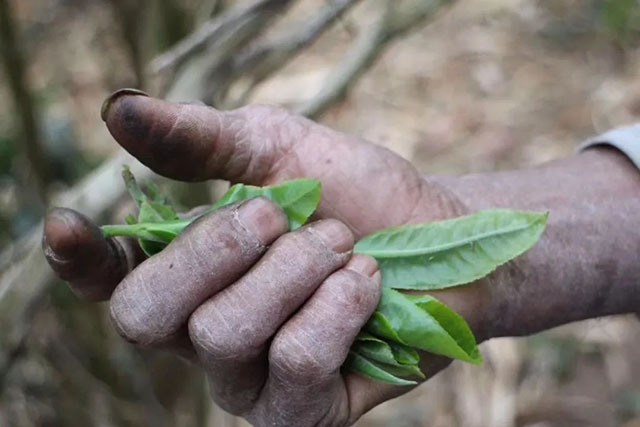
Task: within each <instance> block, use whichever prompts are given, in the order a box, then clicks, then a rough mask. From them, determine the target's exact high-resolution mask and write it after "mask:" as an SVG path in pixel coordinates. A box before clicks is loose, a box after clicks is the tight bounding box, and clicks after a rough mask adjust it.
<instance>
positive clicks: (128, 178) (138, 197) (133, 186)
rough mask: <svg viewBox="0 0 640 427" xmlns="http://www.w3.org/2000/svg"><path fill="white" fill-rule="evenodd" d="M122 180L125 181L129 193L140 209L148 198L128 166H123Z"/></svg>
mask: <svg viewBox="0 0 640 427" xmlns="http://www.w3.org/2000/svg"><path fill="white" fill-rule="evenodd" d="M122 179H123V180H124V185H125V187H126V188H127V191H129V194H130V195H131V198H132V199H133V201H134V202H135V204H136V206H137V207H138V208H140V205H141V204H142V202H143V201H144V200H145V199H146V197H145V195H144V193H143V192H142V190H141V189H140V186H139V185H138V183H137V182H136V178H135V177H134V176H133V173H132V172H131V169H130V168H129V166H127V165H124V166H122Z"/></svg>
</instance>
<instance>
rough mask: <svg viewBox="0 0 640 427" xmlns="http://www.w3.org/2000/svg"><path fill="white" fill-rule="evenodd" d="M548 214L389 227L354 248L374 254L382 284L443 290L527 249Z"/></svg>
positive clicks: (493, 213) (501, 212) (496, 214)
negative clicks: (378, 265)
mask: <svg viewBox="0 0 640 427" xmlns="http://www.w3.org/2000/svg"><path fill="white" fill-rule="evenodd" d="M546 219H547V214H545V213H538V212H525V211H511V210H506V209H497V210H486V211H480V212H478V213H476V214H474V215H469V216H464V217H460V218H455V219H450V220H446V221H436V222H430V223H424V224H416V225H405V226H400V227H393V228H388V229H385V230H381V231H378V232H376V233H373V234H370V235H368V236H366V237H364V238H363V239H362V240H360V241H359V242H358V243H357V244H356V246H355V250H354V252H358V253H363V254H367V255H370V256H373V257H374V258H376V259H377V260H378V262H379V264H380V271H381V273H382V283H383V285H384V286H386V287H390V288H394V289H422V290H431V289H442V288H448V287H451V286H456V285H461V284H464V283H469V282H472V281H474V280H477V279H479V278H481V277H484V276H486V275H487V274H489V273H490V272H491V271H493V270H494V269H495V268H496V267H498V266H499V265H501V264H503V263H505V262H507V261H509V260H510V259H512V258H515V257H516V256H518V255H520V254H522V253H523V252H525V251H526V250H527V249H529V248H531V246H533V245H534V244H535V243H536V241H537V240H538V238H539V237H540V235H541V234H542V231H543V230H544V226H545V222H546Z"/></svg>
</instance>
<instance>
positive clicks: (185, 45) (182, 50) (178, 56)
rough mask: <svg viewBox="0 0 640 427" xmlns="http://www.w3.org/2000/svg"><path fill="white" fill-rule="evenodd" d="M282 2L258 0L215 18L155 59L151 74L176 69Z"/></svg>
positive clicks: (150, 68) (150, 67)
mask: <svg viewBox="0 0 640 427" xmlns="http://www.w3.org/2000/svg"><path fill="white" fill-rule="evenodd" d="M282 2H283V0H256V1H254V2H252V3H251V4H249V5H244V4H243V5H240V6H238V7H235V8H233V9H231V10H230V11H228V12H226V13H223V14H222V15H216V16H214V17H213V18H212V19H210V20H208V21H207V22H205V23H204V24H202V25H201V26H200V28H198V29H197V30H196V31H194V32H193V33H191V34H190V35H189V36H187V37H186V38H184V39H183V40H181V41H180V42H178V43H177V44H176V45H175V46H174V47H173V48H171V49H169V50H168V51H167V52H165V53H163V54H160V55H158V56H157V57H156V58H154V59H153V60H152V61H151V64H150V65H149V72H150V73H151V74H158V73H160V72H162V71H165V70H168V69H173V68H176V67H177V66H179V65H180V64H182V63H184V62H185V61H186V60H187V59H189V58H190V57H191V56H192V55H193V54H194V53H196V52H198V51H199V50H201V49H203V48H204V47H205V46H206V45H207V44H209V42H211V41H212V40H213V39H215V38H216V37H217V36H219V35H221V34H223V33H225V32H226V31H227V30H228V29H229V28H231V27H234V26H236V25H238V24H239V23H241V22H242V21H245V20H246V19H247V18H249V17H251V16H252V15H255V14H256V13H260V12H261V11H263V10H264V9H267V8H269V7H272V6H277V5H278V3H282Z"/></svg>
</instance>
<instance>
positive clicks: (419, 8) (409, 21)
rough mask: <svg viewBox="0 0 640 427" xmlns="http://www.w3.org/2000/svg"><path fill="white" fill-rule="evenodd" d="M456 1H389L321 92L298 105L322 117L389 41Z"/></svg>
mask: <svg viewBox="0 0 640 427" xmlns="http://www.w3.org/2000/svg"><path fill="white" fill-rule="evenodd" d="M453 1H454V0H431V1H430V0H416V1H414V2H412V6H405V7H398V6H397V4H396V2H394V1H393V0H387V2H386V8H385V9H384V11H383V12H382V14H381V16H380V18H379V19H378V21H377V22H376V24H374V25H373V26H372V27H370V29H369V30H368V31H366V32H365V33H363V34H362V35H361V36H360V37H359V38H358V40H357V41H356V42H355V43H354V45H353V46H352V47H351V49H349V51H348V52H347V53H346V54H345V56H344V58H343V60H342V61H340V63H339V64H340V65H338V66H337V67H336V68H335V69H334V70H333V71H332V72H331V73H330V74H329V76H328V77H327V79H326V80H325V83H324V85H323V86H322V88H321V89H320V90H319V91H318V93H317V94H316V95H315V96H314V97H313V98H312V99H310V100H309V101H307V102H304V103H303V104H302V105H300V106H298V107H297V108H296V111H297V112H298V113H300V114H302V115H305V116H307V117H311V118H314V117H318V116H321V115H322V114H323V113H324V112H325V111H327V109H328V108H329V107H330V106H331V105H333V104H334V103H335V102H336V101H337V100H339V99H340V98H342V97H344V96H345V95H346V93H347V92H348V90H349V88H350V87H351V86H352V85H353V83H354V82H355V81H357V80H358V78H359V77H360V76H361V75H362V74H364V73H365V72H366V71H367V70H368V69H369V68H370V67H371V66H372V65H373V64H374V63H375V61H376V60H377V59H378V57H379V56H380V54H381V53H382V52H383V51H384V49H385V47H386V46H387V45H388V44H389V42H390V41H392V40H393V39H395V38H396V37H399V36H401V35H403V34H405V33H406V32H408V31H410V30H412V29H413V28H414V27H415V26H416V25H418V24H424V23H426V22H427V20H428V19H429V18H432V17H433V16H434V15H435V13H436V12H437V11H438V10H440V8H441V7H442V6H444V5H445V4H448V3H452V2H453Z"/></svg>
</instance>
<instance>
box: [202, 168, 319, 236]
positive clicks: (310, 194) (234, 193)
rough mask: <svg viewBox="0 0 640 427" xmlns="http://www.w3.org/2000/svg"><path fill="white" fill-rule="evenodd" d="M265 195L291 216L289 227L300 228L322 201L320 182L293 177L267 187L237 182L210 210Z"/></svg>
mask: <svg viewBox="0 0 640 427" xmlns="http://www.w3.org/2000/svg"><path fill="white" fill-rule="evenodd" d="M258 196H264V197H266V198H268V199H270V200H273V201H274V202H276V203H277V204H278V205H280V207H282V209H283V210H284V211H285V213H286V214H287V217H288V218H289V228H290V229H291V230H295V229H297V228H300V227H301V226H302V225H303V224H304V223H305V222H307V220H308V219H309V217H310V216H311V214H312V213H313V212H314V211H315V210H316V208H317V207H318V204H319V203H320V182H319V181H317V180H315V179H307V178H303V179H292V180H290V181H285V182H283V183H282V184H278V185H272V186H267V187H254V186H252V185H244V184H236V185H234V186H232V187H231V188H229V190H228V191H227V192H226V193H225V195H224V196H222V198H221V199H220V200H218V201H217V202H216V203H215V204H214V205H213V206H212V207H211V209H210V210H209V212H210V211H212V210H215V209H218V208H221V207H222V206H226V205H228V204H231V203H234V202H237V201H239V200H246V199H250V198H253V197H258Z"/></svg>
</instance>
